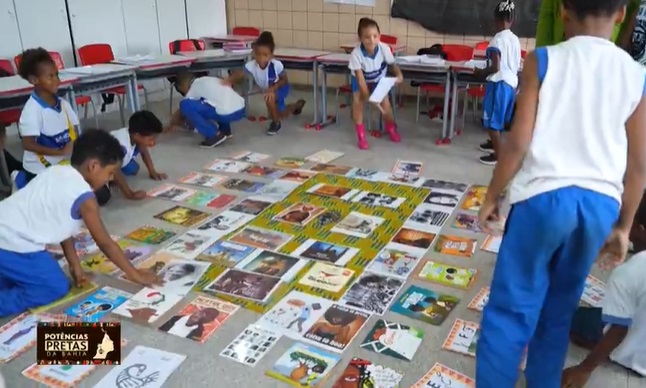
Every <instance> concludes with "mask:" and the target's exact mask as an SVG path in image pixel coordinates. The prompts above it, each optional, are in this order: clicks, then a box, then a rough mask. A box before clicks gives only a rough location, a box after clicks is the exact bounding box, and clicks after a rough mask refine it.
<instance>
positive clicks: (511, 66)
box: [487, 30, 521, 89]
mask: <svg viewBox="0 0 646 388" xmlns="http://www.w3.org/2000/svg"><path fill="white" fill-rule="evenodd" d="M492 52H496V53H498V55H500V69H499V70H498V72H497V73H494V74H491V75H490V76H488V77H487V81H489V82H500V81H503V82H505V83H506V84H508V85H509V86H511V87H512V88H514V89H516V87H517V86H518V70H519V69H520V59H521V58H520V39H518V37H517V36H516V34H514V33H513V32H511V30H503V31H500V32H498V33H497V34H496V35H494V36H493V38H492V39H491V42H489V47H487V57H489V56H490V55H491V54H492Z"/></svg>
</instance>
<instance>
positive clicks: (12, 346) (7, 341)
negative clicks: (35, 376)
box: [0, 313, 65, 364]
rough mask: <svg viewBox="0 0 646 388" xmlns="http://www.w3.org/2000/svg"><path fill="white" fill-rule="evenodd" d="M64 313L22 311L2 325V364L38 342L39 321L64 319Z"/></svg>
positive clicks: (0, 358) (0, 333) (0, 338)
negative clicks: (30, 312)
mask: <svg viewBox="0 0 646 388" xmlns="http://www.w3.org/2000/svg"><path fill="white" fill-rule="evenodd" d="M64 320H65V316H64V315H54V314H47V313H42V314H29V313H22V314H20V315H18V316H17V317H15V318H14V319H12V320H10V321H9V322H7V323H5V324H4V325H2V326H1V327H0V364H3V363H7V362H9V361H11V360H13V359H14V358H16V357H18V356H19V355H20V354H22V353H23V352H25V351H26V350H27V349H29V348H30V347H32V346H33V345H34V344H35V343H36V327H37V326H38V322H39V321H42V322H55V321H64Z"/></svg>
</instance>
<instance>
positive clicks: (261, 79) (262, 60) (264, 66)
mask: <svg viewBox="0 0 646 388" xmlns="http://www.w3.org/2000/svg"><path fill="white" fill-rule="evenodd" d="M275 48H276V44H275V43H274V36H273V35H272V34H271V32H269V31H264V32H263V33H262V34H260V36H259V37H258V39H256V41H255V42H254V43H253V60H251V61H249V62H247V63H246V64H245V66H244V72H243V71H238V72H234V73H232V74H231V76H229V81H228V83H229V84H231V85H234V84H236V83H238V82H240V81H242V80H243V79H244V78H245V72H246V73H248V74H249V75H251V77H253V80H254V82H255V84H256V85H258V87H259V88H260V89H261V90H262V92H263V93H264V94H265V104H266V105H267V112H268V113H269V117H270V118H271V124H269V129H268V130H267V135H270V136H273V135H275V134H277V133H278V131H280V129H281V128H282V124H281V122H282V120H283V119H285V118H286V117H287V116H288V115H289V114H293V115H295V116H297V115H299V114H301V112H302V111H303V106H304V105H305V100H298V101H296V102H295V103H292V104H286V102H285V100H286V99H287V96H288V95H289V91H290V87H289V81H288V80H287V73H286V72H285V66H283V64H282V62H281V61H279V60H277V59H275V58H274V49H275Z"/></svg>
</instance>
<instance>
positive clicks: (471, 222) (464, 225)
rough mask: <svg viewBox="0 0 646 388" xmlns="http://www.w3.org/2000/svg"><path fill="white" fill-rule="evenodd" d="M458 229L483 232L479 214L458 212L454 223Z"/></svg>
mask: <svg viewBox="0 0 646 388" xmlns="http://www.w3.org/2000/svg"><path fill="white" fill-rule="evenodd" d="M452 226H453V227H454V228H456V229H465V230H468V231H471V232H476V233H482V229H480V223H479V221H478V216H477V215H474V214H467V213H458V215H457V216H455V220H453V225H452Z"/></svg>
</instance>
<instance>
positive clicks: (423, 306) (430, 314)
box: [390, 286, 460, 326]
mask: <svg viewBox="0 0 646 388" xmlns="http://www.w3.org/2000/svg"><path fill="white" fill-rule="evenodd" d="M458 303H460V299H459V298H457V297H455V296H453V295H445V294H438V293H437V292H435V291H431V290H428V289H425V288H422V287H417V286H410V287H408V289H407V290H406V291H404V292H403V293H402V294H401V295H400V296H399V298H397V300H396V301H395V303H394V304H393V307H391V309H390V310H391V311H392V312H395V313H397V314H401V315H405V316H407V317H410V318H413V319H417V320H418V321H422V322H426V323H428V324H431V325H434V326H439V325H441V324H442V322H444V320H446V318H447V317H448V316H449V314H450V313H451V311H453V309H455V306H457V305H458Z"/></svg>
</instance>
